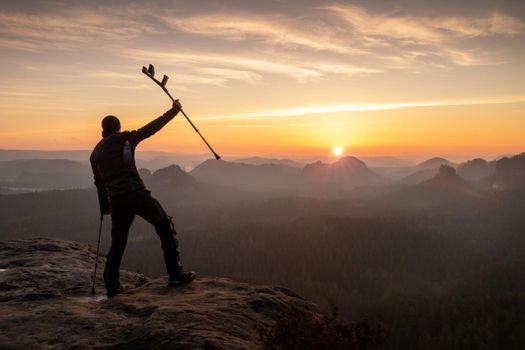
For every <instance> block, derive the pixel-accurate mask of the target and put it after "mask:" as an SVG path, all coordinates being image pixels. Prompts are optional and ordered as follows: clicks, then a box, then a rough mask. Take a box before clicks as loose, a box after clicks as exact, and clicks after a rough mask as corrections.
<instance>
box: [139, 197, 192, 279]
mask: <svg viewBox="0 0 525 350" xmlns="http://www.w3.org/2000/svg"><path fill="white" fill-rule="evenodd" d="M139 202H140V204H138V205H137V214H138V215H140V216H141V217H142V218H144V219H145V220H146V221H148V222H149V223H150V224H152V225H153V226H154V227H155V231H156V232H157V235H158V236H159V238H160V241H161V246H162V250H163V252H164V263H165V264H166V270H167V272H168V275H169V279H170V283H171V284H181V283H185V282H190V281H191V280H193V279H194V278H195V273H187V272H183V271H182V264H181V262H180V255H179V251H178V246H179V242H178V241H177V238H175V235H176V232H175V227H174V226H173V222H172V221H171V218H170V217H169V216H168V214H166V212H165V211H164V209H163V208H162V206H161V205H160V203H159V201H157V200H156V199H155V198H153V197H152V196H151V194H150V193H149V192H147V191H144V193H142V194H141V196H140V201H139ZM188 274H189V275H188ZM177 281H179V282H180V283H178V282H177ZM172 282H173V283H172Z"/></svg>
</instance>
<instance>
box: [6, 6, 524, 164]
mask: <svg viewBox="0 0 525 350" xmlns="http://www.w3.org/2000/svg"><path fill="white" fill-rule="evenodd" d="M469 3H470V5H469V6H460V5H458V4H456V2H452V1H444V2H443V3H442V4H441V5H442V6H440V7H439V10H437V9H436V7H434V6H433V5H432V3H431V2H424V1H417V2H416V1H400V2H399V3H398V4H396V5H395V6H394V5H392V3H391V2H387V1H378V2H377V3H374V4H373V6H371V5H370V3H369V2H352V3H350V2H347V3H344V4H343V3H338V2H322V3H319V2H314V1H292V2H289V3H286V4H283V3H282V2H271V1H269V2H265V4H264V5H262V4H261V3H259V2H250V1H242V2H241V1H225V2H221V3H220V4H219V5H218V4H215V5H213V3H211V2H210V3H200V4H195V3H193V2H184V1H178V2H169V3H166V2H163V1H156V2H152V3H151V5H150V6H148V7H145V6H144V5H142V3H141V2H134V1H129V2H128V3H124V5H120V6H119V7H116V6H114V5H113V6H110V5H105V4H104V2H100V3H97V2H92V3H90V5H86V4H84V2H80V1H78V2H77V1H71V2H70V3H69V5H68V6H58V5H56V4H54V3H41V2H38V3H37V2H34V3H32V2H24V3H23V4H20V2H11V1H6V2H3V3H2V4H1V5H0V50H1V56H2V65H1V67H0V72H1V74H2V81H1V83H0V105H1V107H2V108H1V110H0V119H1V121H2V124H1V125H2V128H0V148H5V149H89V148H91V147H92V146H93V145H94V144H95V143H96V142H97V140H98V139H99V137H100V128H99V121H100V119H101V117H103V116H104V115H106V114H115V115H117V116H119V117H120V119H121V121H122V124H123V127H124V128H128V129H133V128H137V127H140V126H141V125H142V124H143V123H145V122H147V121H148V120H149V119H151V118H153V117H155V116H158V115H160V114H161V113H163V112H164V110H165V109H167V108H168V107H169V100H168V99H167V97H166V96H165V95H163V93H162V91H161V90H160V89H159V88H158V87H157V86H155V85H154V84H152V82H151V81H149V80H148V79H147V78H146V77H144V76H143V75H142V74H141V73H140V68H141V66H142V65H147V64H148V63H154V64H155V65H156V69H157V73H158V74H160V75H162V74H164V73H165V74H168V75H169V76H170V81H169V83H168V88H170V89H171V90H172V92H173V95H175V96H177V97H180V99H181V102H182V103H183V106H184V107H185V110H186V111H187V113H188V114H189V115H190V117H191V118H192V120H193V121H194V123H195V124H197V126H198V127H199V129H200V130H201V132H202V133H203V134H204V136H205V137H206V138H207V139H208V141H209V142H210V143H211V144H212V145H213V147H214V148H215V149H216V150H217V151H218V153H220V154H223V155H226V156H227V155H257V154H259V155H264V154H283V155H308V154H324V153H328V152H329V151H330V149H331V148H332V147H335V146H341V147H344V148H345V152H346V153H347V154H355V155H418V154H434V155H443V154H464V155H466V154H471V155H475V154H480V155H495V156H496V155H499V154H507V153H516V152H520V151H524V150H525V147H524V146H525V144H524V142H523V135H525V91H524V90H525V89H524V88H523V81H522V80H523V76H525V74H524V73H525V65H524V64H523V63H524V59H523V58H524V53H525V50H524V48H525V40H523V39H524V36H525V20H524V17H525V16H524V15H523V14H524V9H523V5H521V4H520V3H519V2H513V1H509V2H508V3H505V5H501V4H499V5H497V6H496V5H495V4H494V2H489V1H487V2H485V1H479V2H469ZM320 4H322V5H320ZM367 4H368V5H367ZM380 5H381V6H380ZM367 6H368V7H367ZM141 149H144V150H167V151H183V152H186V153H188V152H189V153H191V152H195V153H205V152H206V151H207V150H206V147H205V145H204V144H203V143H202V141H201V140H200V139H199V138H198V136H197V135H195V133H194V132H193V130H192V129H191V128H190V126H189V125H188V124H187V123H186V121H184V120H183V119H182V117H181V118H179V117H177V119H176V120H175V121H174V122H172V123H171V124H169V125H168V126H167V127H166V128H165V129H164V130H162V131H161V132H160V133H159V134H158V135H156V136H154V137H153V138H151V139H149V140H147V141H146V142H144V144H143V145H141Z"/></svg>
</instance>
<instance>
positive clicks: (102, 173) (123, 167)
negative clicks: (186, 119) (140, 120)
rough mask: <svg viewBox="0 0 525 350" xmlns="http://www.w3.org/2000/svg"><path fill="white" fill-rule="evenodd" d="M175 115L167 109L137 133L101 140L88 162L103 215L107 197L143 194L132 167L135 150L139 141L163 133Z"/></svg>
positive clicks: (137, 176)
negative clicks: (133, 193) (165, 126)
mask: <svg viewBox="0 0 525 350" xmlns="http://www.w3.org/2000/svg"><path fill="white" fill-rule="evenodd" d="M177 113H178V110H176V109H170V110H169V111H167V112H166V113H164V114H163V115H162V116H160V117H158V118H157V119H155V120H153V121H152V122H150V123H148V124H147V125H145V126H143V127H142V128H140V129H138V130H133V131H123V132H118V133H116V134H111V135H108V136H106V137H104V138H103V139H102V140H100V142H99V143H98V144H97V145H96V146H95V149H94V150H93V152H92V153H91V157H90V158H89V160H90V162H91V167H92V169H93V175H94V178H95V186H96V187H97V191H98V194H99V200H100V204H101V212H102V214H105V213H107V210H106V209H109V207H108V208H103V206H106V205H109V203H106V201H107V199H108V197H116V196H121V195H123V194H127V193H131V192H135V191H139V190H144V189H145V188H146V186H144V183H143V182H142V179H141V178H140V175H139V172H138V171H137V168H136V166H135V148H136V147H137V145H138V144H139V142H140V141H142V140H144V139H146V138H148V137H150V136H151V135H153V134H155V133H156V132H157V131H159V130H160V129H162V127H164V125H166V124H167V123H168V122H169V121H170V120H172V119H173V118H174V117H175V115H176V114H177Z"/></svg>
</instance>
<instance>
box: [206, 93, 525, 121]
mask: <svg viewBox="0 0 525 350" xmlns="http://www.w3.org/2000/svg"><path fill="white" fill-rule="evenodd" d="M519 102H525V96H507V97H498V98H485V99H481V98H480V99H463V100H442V101H440V100H436V101H419V102H396V103H380V104H332V105H323V106H302V107H291V108H283V109H270V110H263V111H254V112H246V113H239V114H231V115H222V116H205V117H199V118H196V119H200V120H233V119H245V120H249V119H271V118H287V117H298V116H305V115H313V114H332V113H341V112H363V111H385V110H394V109H401V108H415V107H446V106H466V105H492V104H509V103H519Z"/></svg>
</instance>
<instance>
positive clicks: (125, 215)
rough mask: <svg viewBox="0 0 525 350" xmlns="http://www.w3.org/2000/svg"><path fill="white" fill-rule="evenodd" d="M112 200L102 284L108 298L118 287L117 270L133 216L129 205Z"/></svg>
mask: <svg viewBox="0 0 525 350" xmlns="http://www.w3.org/2000/svg"><path fill="white" fill-rule="evenodd" d="M120 202H121V201H119V200H114V201H113V202H112V204H111V248H110V249H109V253H108V255H107V257H106V266H105V268H104V283H105V285H106V291H107V294H108V297H109V296H110V295H114V294H116V292H117V291H118V289H119V287H120V281H119V269H120V262H121V261H122V255H124V249H125V248H126V243H127V241H128V231H129V228H130V226H131V224H132V223H133V219H134V218H135V214H134V213H133V211H132V208H128V205H126V204H129V203H126V202H122V203H120Z"/></svg>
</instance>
